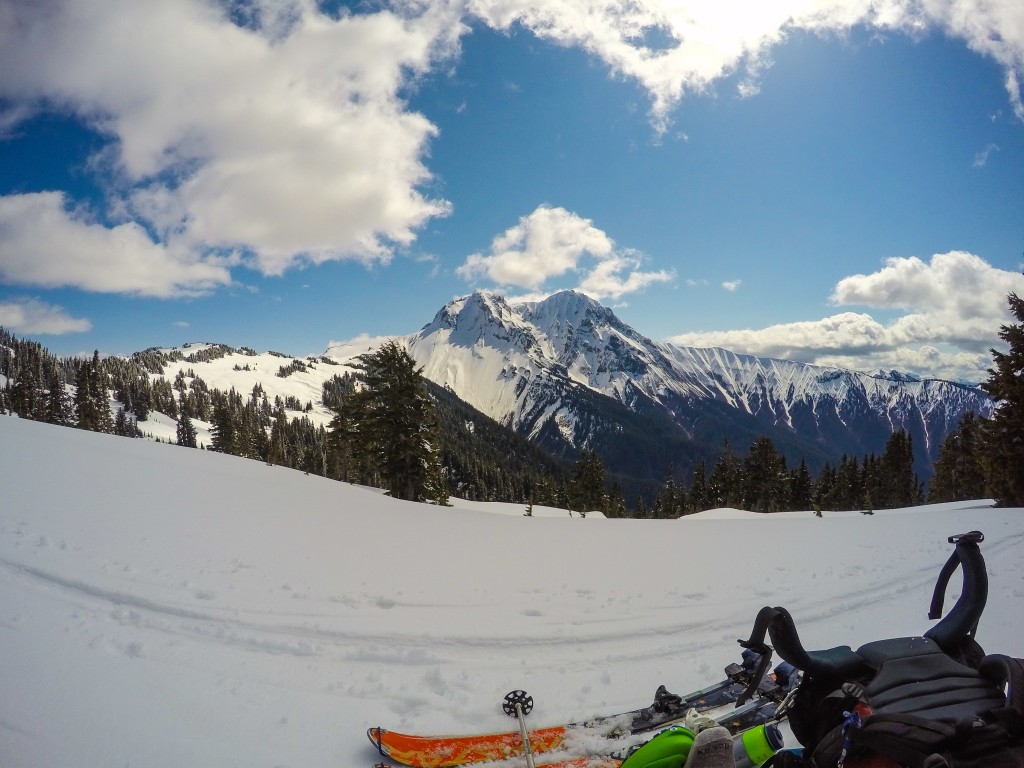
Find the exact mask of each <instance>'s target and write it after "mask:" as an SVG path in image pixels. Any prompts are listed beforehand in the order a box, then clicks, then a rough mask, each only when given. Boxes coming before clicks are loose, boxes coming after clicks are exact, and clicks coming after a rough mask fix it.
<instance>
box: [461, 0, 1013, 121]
mask: <svg viewBox="0 0 1024 768" xmlns="http://www.w3.org/2000/svg"><path fill="white" fill-rule="evenodd" d="M468 3H469V8H470V10H471V11H472V13H473V14H474V15H476V16H477V17H479V18H481V19H483V20H484V21H485V22H486V23H487V24H489V25H491V26H492V27H495V28H498V29H510V28H512V27H513V25H515V24H521V25H523V26H525V27H527V28H529V29H531V30H532V31H533V32H534V33H535V34H537V35H539V36H541V37H544V38H547V39H549V40H552V41H554V42H556V43H558V44H561V45H566V46H580V47H582V48H584V49H586V50H588V51H589V52H591V53H592V54H594V55H595V56H597V57H599V58H600V59H602V60H603V61H604V62H605V63H606V64H607V65H608V66H609V67H610V68H611V69H612V71H613V72H614V73H615V74H616V75H620V76H623V77H627V78H631V79H633V80H635V81H637V82H638V83H640V84H641V86H642V87H644V88H645V89H646V90H647V91H648V93H649V94H650V96H651V101H652V108H651V116H652V118H653V120H654V122H655V125H656V126H657V127H658V128H659V129H664V128H666V127H667V125H668V123H669V116H670V112H671V111H672V109H673V108H674V107H675V106H676V104H677V103H678V102H679V100H680V99H681V98H683V96H684V95H686V94H688V93H695V92H701V91H705V90H707V89H708V88H709V87H710V86H711V85H712V83H714V82H715V81H716V80H718V79H719V78H721V77H723V76H726V75H729V74H732V73H735V72H740V71H742V72H743V76H742V77H741V78H740V81H739V84H738V89H739V92H740V95H741V96H751V95H755V94H756V93H757V90H758V75H759V73H760V72H761V71H763V70H764V69H765V68H766V67H767V66H770V51H771V49H772V48H773V47H774V46H775V45H777V44H779V43H780V42H782V41H783V40H784V39H785V38H786V35H787V34H789V33H790V32H791V31H793V30H810V31H813V32H817V33H829V32H839V33H842V32H844V31H846V30H848V29H850V28H851V27H853V26H855V25H863V26H866V27H869V28H874V29H878V30H882V31H900V32H908V33H912V34H919V33H921V32H922V31H925V30H928V29H937V30H941V31H942V32H944V33H946V34H948V35H950V36H952V37H955V38H959V39H961V40H963V41H964V42H966V44H967V45H968V46H969V47H970V48H971V49H972V50H974V51H976V52H978V53H980V54H982V55H985V56H988V57H990V58H992V59H994V60H995V61H997V62H998V63H999V64H1000V65H1001V66H1002V67H1003V70H1004V72H1005V78H1006V89H1007V93H1008V95H1009V98H1010V102H1011V104H1012V106H1013V109H1014V111H1015V112H1016V114H1017V115H1018V117H1022V118H1024V105H1022V103H1021V79H1022V74H1024V9H1022V6H1021V4H1020V3H1019V2H1017V0H948V1H947V2H941V3H936V2H922V1H921V0H789V1H788V2H760V3H751V2H749V0H532V2H528V3H524V2H521V0H468ZM655 40H656V41H657V43H656V44H655V43H654V42H652V41H655ZM666 40H667V41H669V43H670V44H668V45H666V44H665V41H666Z"/></svg>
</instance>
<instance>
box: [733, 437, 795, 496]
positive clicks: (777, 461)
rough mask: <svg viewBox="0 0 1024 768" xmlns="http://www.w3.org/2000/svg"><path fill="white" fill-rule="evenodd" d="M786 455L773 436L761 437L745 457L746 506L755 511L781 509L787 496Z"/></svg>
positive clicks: (744, 485)
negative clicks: (776, 446) (780, 449)
mask: <svg viewBox="0 0 1024 768" xmlns="http://www.w3.org/2000/svg"><path fill="white" fill-rule="evenodd" d="M787 481H788V477H787V474H786V459H785V458H784V457H783V456H782V455H780V454H779V452H778V451H777V450H776V449H775V444H774V443H773V442H772V440H771V438H770V437H759V438H758V439H757V440H755V441H754V444H753V445H752V446H750V451H749V452H748V453H747V456H746V458H745V459H744V460H743V489H744V490H743V508H744V509H749V510H750V511H752V512H778V511H780V510H782V509H783V508H784V507H785V506H786V502H787V496H788V488H787V485H788V482H787Z"/></svg>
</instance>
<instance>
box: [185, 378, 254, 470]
mask: <svg viewBox="0 0 1024 768" xmlns="http://www.w3.org/2000/svg"><path fill="white" fill-rule="evenodd" d="M235 398H237V393H236V392H235V390H234V389H232V390H231V392H229V393H228V394H227V395H225V394H223V393H222V392H215V393H214V398H213V416H212V420H211V424H210V450H211V451H218V452H220V453H230V454H233V455H235V456H237V455H239V438H238V426H239V425H238V419H237V417H236V415H235V409H234V408H233V400H234V399H235ZM172 402H173V401H172Z"/></svg>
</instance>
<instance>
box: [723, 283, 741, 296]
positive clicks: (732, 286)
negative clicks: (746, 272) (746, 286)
mask: <svg viewBox="0 0 1024 768" xmlns="http://www.w3.org/2000/svg"><path fill="white" fill-rule="evenodd" d="M742 284H743V281H742V280H726V281H725V282H724V283H722V287H723V288H725V290H727V291H729V292H730V293H735V292H736V291H737V290H738V289H739V287H740V286H741V285H742Z"/></svg>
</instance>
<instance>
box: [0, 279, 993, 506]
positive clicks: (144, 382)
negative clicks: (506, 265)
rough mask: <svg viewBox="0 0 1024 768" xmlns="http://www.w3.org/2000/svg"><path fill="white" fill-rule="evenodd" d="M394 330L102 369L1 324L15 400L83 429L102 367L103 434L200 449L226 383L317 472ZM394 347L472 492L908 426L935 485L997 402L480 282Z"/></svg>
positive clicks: (629, 477) (16, 406) (854, 444)
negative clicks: (417, 370)
mask: <svg viewBox="0 0 1024 768" xmlns="http://www.w3.org/2000/svg"><path fill="white" fill-rule="evenodd" d="M2 332H3V329H0V334H2ZM4 338H7V339H8V341H7V342H6V343H4V342H3V339H4ZM385 341H386V339H376V340H371V339H367V338H365V337H362V338H360V339H358V340H355V341H352V342H348V343H339V344H332V345H331V346H330V347H329V348H328V349H327V350H325V351H324V353H323V354H321V355H318V356H313V357H306V358H303V359H297V358H292V357H291V356H290V355H285V354H282V353H279V352H265V353H257V352H256V351H254V350H252V349H249V348H245V347H243V348H241V349H234V348H232V347H228V346H225V345H222V344H205V343H204V344H186V345H184V346H182V347H178V348H174V349H155V348H154V349H149V350H145V351H143V352H138V353H135V354H134V355H132V356H131V357H130V358H108V359H106V360H104V361H103V362H102V364H101V363H100V360H99V359H98V356H95V355H94V360H93V361H92V362H91V363H90V364H85V362H83V361H80V360H71V359H68V360H62V361H56V360H49V363H48V364H47V362H46V361H47V360H48V359H49V358H48V356H47V354H46V353H45V350H43V349H42V348H41V347H39V345H36V344H20V345H18V351H16V350H15V349H14V346H13V345H15V344H16V342H15V341H14V340H13V337H9V335H6V336H2V335H0V386H3V387H4V390H3V392H2V393H0V394H2V395H4V397H5V399H6V400H8V401H9V402H8V410H14V411H15V412H18V413H21V414H25V415H29V418H35V419H38V420H45V421H51V422H53V423H60V424H66V423H75V422H74V421H73V419H72V416H71V415H70V414H69V412H68V411H69V408H70V406H69V404H68V403H67V402H66V400H67V397H68V396H69V395H67V394H66V393H65V388H66V387H67V388H68V389H73V390H77V391H80V390H81V389H82V387H83V386H85V385H86V384H89V382H91V381H92V382H94V380H96V381H98V380H99V378H97V377H99V376H100V373H99V371H100V369H102V371H103V373H104V374H105V376H106V378H109V381H110V385H111V388H112V390H113V392H112V395H113V397H112V399H111V400H110V402H109V405H110V411H111V413H113V412H118V416H119V419H121V420H122V421H125V424H124V425H123V427H124V428H112V429H111V430H101V431H114V432H115V433H116V434H132V433H133V432H136V431H138V432H139V433H140V434H144V435H148V436H150V437H154V438H158V439H162V440H164V439H165V440H169V441H171V442H182V434H181V430H182V425H183V424H186V425H188V427H189V429H192V430H193V431H194V434H193V435H192V436H191V437H190V438H189V442H186V443H185V444H190V443H191V444H199V445H202V444H206V445H210V444H211V443H210V440H211V437H212V435H213V432H214V431H215V430H216V429H217V427H216V425H214V423H213V422H214V421H215V420H216V419H215V417H214V416H212V415H211V411H212V410H214V398H212V397H211V394H212V393H216V392H217V391H220V392H221V393H225V398H226V399H225V400H224V402H225V403H227V406H226V407H229V408H228V409H229V410H230V409H234V410H236V411H238V412H239V418H241V417H242V416H244V417H245V418H244V419H242V420H243V421H245V422H246V424H247V425H248V426H247V427H246V434H247V435H249V436H248V437H247V438H246V440H247V441H249V442H251V443H253V445H251V446H249V445H248V443H247V446H248V447H249V448H251V450H240V451H239V453H240V455H250V454H251V455H252V456H259V457H265V458H268V460H270V461H273V460H274V459H273V453H274V451H272V450H270V448H268V445H266V444H271V443H274V439H273V438H274V435H273V434H272V433H273V431H274V429H277V430H278V433H279V434H277V438H278V443H280V444H282V445H284V444H285V443H287V442H288V441H286V440H283V438H282V435H284V432H285V430H286V429H287V428H288V424H290V423H292V420H293V419H299V420H300V421H302V422H303V423H304V424H306V426H305V427H302V429H300V430H299V431H297V432H296V433H295V434H294V435H292V436H291V438H289V440H290V444H291V448H290V450H291V451H292V452H293V453H295V452H298V453H299V454H302V456H303V457H304V458H303V460H302V462H298V459H297V458H296V456H292V457H291V458H292V459H295V461H293V462H292V463H293V464H295V465H296V466H302V465H303V464H304V463H307V462H306V459H308V460H309V466H310V467H321V468H322V466H323V464H324V461H325V459H324V455H325V451H326V448H325V445H326V441H327V435H326V432H325V428H326V427H327V425H328V424H329V422H330V420H331V416H332V412H331V410H330V406H331V404H332V403H333V402H334V401H335V400H336V397H335V395H336V394H337V392H338V391H339V390H338V388H339V387H341V386H351V380H349V383H347V384H346V383H344V381H342V380H341V379H339V378H338V377H339V376H343V375H344V374H345V373H346V372H351V368H350V367H349V365H350V364H351V363H353V362H355V358H357V357H358V356H359V355H361V354H364V353H366V352H368V351H372V350H374V349H377V348H379V346H380V345H381V344H383V343H384V342H385ZM394 341H395V342H397V343H398V344H399V345H401V346H402V347H404V348H405V349H406V350H407V351H408V352H409V354H410V355H411V356H412V357H413V358H414V359H415V362H416V365H417V366H420V367H421V368H422V371H423V374H424V376H425V377H426V378H427V379H428V380H429V382H431V386H430V390H431V393H432V396H433V397H434V398H435V400H436V402H437V404H438V410H439V418H440V420H441V422H442V426H443V431H444V432H445V434H446V435H447V438H446V439H447V440H448V442H449V443H453V442H458V443H459V451H458V453H459V456H460V457H462V458H461V459H460V460H461V461H463V463H465V461H466V460H467V459H466V457H470V458H469V460H470V461H471V462H472V463H473V466H468V465H467V466H461V467H460V466H456V465H457V464H458V461H456V459H455V458H453V456H449V457H448V458H449V459H451V462H453V463H452V464H451V466H449V470H450V471H451V472H452V473H453V477H456V476H457V477H459V478H460V485H459V487H460V488H461V487H463V486H464V485H466V484H467V483H468V485H469V486H472V485H473V482H474V481H473V478H474V477H476V476H477V475H478V474H480V473H481V472H485V471H492V470H494V469H495V468H496V467H504V468H505V469H506V470H508V469H510V468H511V467H512V466H513V465H515V466H516V467H518V468H519V469H517V470H516V471H517V473H518V474H519V475H522V477H524V478H525V477H527V476H528V475H529V473H530V472H531V471H532V472H540V473H542V474H549V475H556V474H560V473H564V469H565V468H566V467H567V466H568V463H572V462H575V461H576V460H577V459H579V458H580V457H581V454H583V452H584V451H591V452H593V453H596V454H597V455H598V456H599V457H600V460H601V461H602V462H603V465H604V467H605V468H606V469H607V473H608V475H609V476H610V477H609V479H610V480H613V481H615V482H616V483H618V484H619V485H620V487H621V488H622V490H623V491H624V492H625V495H626V498H627V499H632V498H635V497H636V496H637V495H638V494H640V495H644V496H646V497H648V498H650V497H651V496H652V495H653V494H654V493H655V492H656V490H657V488H658V487H659V486H660V485H661V484H662V483H664V482H665V481H666V480H667V479H669V478H676V479H682V480H684V481H689V480H690V479H691V478H692V477H693V474H694V472H695V470H698V471H699V468H700V467H701V465H702V463H703V465H704V466H705V468H707V469H709V470H710V468H711V467H712V466H713V465H714V464H715V462H716V461H718V460H719V458H720V457H722V455H723V454H725V453H727V451H729V450H731V451H733V452H735V453H736V454H739V455H742V454H745V453H746V452H747V451H748V449H750V448H751V446H753V445H754V443H755V442H756V441H759V440H760V439H761V438H764V437H767V438H770V440H771V442H772V444H773V445H774V447H775V450H776V451H777V452H778V453H779V454H781V455H782V456H783V457H785V459H786V460H787V462H788V465H789V467H791V468H796V467H797V465H798V464H799V463H800V462H801V461H803V462H805V463H806V467H807V469H808V470H809V471H810V473H812V474H817V473H818V472H819V471H820V470H821V469H823V468H824V466H825V465H826V463H829V464H831V465H832V466H833V467H836V466H837V465H839V464H840V463H841V462H842V459H843V457H844V456H846V457H849V458H850V459H854V458H859V457H867V456H870V455H881V454H882V452H883V451H884V450H885V448H886V444H887V442H888V441H889V440H890V438H891V437H892V436H893V434H894V433H895V432H897V431H900V430H902V431H905V432H906V433H907V434H908V435H909V436H910V438H911V441H912V444H913V453H914V470H915V471H916V473H917V475H918V476H919V477H920V478H921V479H922V480H926V479H928V478H929V477H930V476H931V474H932V466H933V464H934V462H935V459H936V458H937V455H938V451H939V447H940V446H941V444H942V442H943V440H944V438H945V437H946V435H947V434H949V433H950V432H951V431H953V430H955V429H956V428H957V427H958V426H959V424H960V421H961V419H962V418H963V416H964V414H966V413H976V414H979V415H981V416H986V417H987V416H990V415H991V413H992V410H993V402H992V400H991V399H990V398H989V396H988V395H987V394H986V393H985V392H984V391H983V390H982V389H981V388H980V387H976V386H970V385H966V384H963V383H956V382H949V381H939V380H921V379H917V378H915V377H912V376H908V375H904V374H898V373H896V372H890V373H876V374H868V373H862V372H856V371H850V370H843V369H838V368H827V367H822V366H815V365H807V364H803V363H798V362H792V361H786V360H775V359H768V358H759V357H754V356H751V355H741V354H735V353H733V352H729V351H726V350H724V349H702V348H689V347H679V346H674V345H672V344H666V343H660V342H656V341H653V340H651V339H649V338H647V337H645V336H643V335H642V334H640V333H638V332H637V331H636V330H634V329H633V328H631V327H630V326H628V325H626V324H625V323H623V322H622V321H621V320H620V319H619V318H618V317H616V315H615V314H614V313H613V312H612V311H611V310H610V309H608V308H606V307H604V306H602V305H600V304H598V303H597V302H595V301H593V300H591V299H589V298H588V297H586V296H584V295H582V294H580V293H575V292H572V291H567V292H562V293H557V294H554V295H552V296H550V297H548V298H547V299H544V300H543V301H536V302H510V301H508V300H506V299H505V298H503V297H502V296H500V295H498V294H495V293H487V292H477V293H473V294H471V295H469V296H466V297H463V298H460V299H456V300H454V301H452V302H450V303H448V304H447V305H446V306H444V307H442V308H441V309H440V310H439V311H438V312H437V314H436V315H435V316H434V318H433V319H432V320H431V321H430V322H429V323H427V324H426V325H424V326H423V327H422V328H421V329H420V330H419V331H417V332H415V333H412V334H409V335H407V336H402V337H398V338H395V339H394ZM87 374H90V375H87ZM83 377H84V378H83ZM104 380H106V379H104ZM61 382H64V383H65V385H62V384H61ZM72 382H75V383H76V384H77V387H75V388H71V387H70V385H71V383H72ZM83 382H84V383H83ZM94 383H95V382H94ZM89 386H90V387H91V385H89ZM227 393H231V394H230V397H228V396H227ZM97 397H99V395H97ZM246 404H248V405H246ZM246 408H248V411H246V412H245V413H244V414H243V413H242V411H243V410H245V409H246ZM2 410H3V402H2V401H0V412H2ZM78 410H79V411H81V408H79V409H78ZM101 410H103V409H101ZM179 412H184V413H187V415H188V416H189V417H190V419H191V420H194V422H195V423H194V425H193V424H190V423H189V420H187V419H186V420H182V419H180V418H179ZM125 413H127V414H128V416H127V417H126V418H123V419H122V416H124V415H125ZM484 417H488V418H484ZM82 418H83V416H82V413H78V419H79V421H81V420H82ZM130 418H137V419H138V429H136V427H135V426H134V425H132V424H129V423H127V422H128V421H129V419H130ZM225 418H226V417H225ZM272 423H273V424H274V425H276V426H274V427H273V428H271V427H270V426H268V425H271V424H272ZM79 426H81V424H79ZM114 426H115V427H117V425H116V424H115V425H114ZM300 426H301V425H300ZM503 427H505V428H507V430H511V432H514V433H515V435H512V434H509V432H508V431H507V430H505V429H503ZM87 428H88V427H87ZM226 428H227V427H226V426H225V429H226ZM250 428H251V429H250ZM268 434H269V435H270V436H269V437H268ZM453 436H454V437H453ZM516 436H518V438H522V439H525V440H526V441H528V442H529V443H530V444H532V445H528V444H527V443H525V442H523V440H518V441H517V439H516ZM271 447H272V446H271ZM449 447H450V446H449ZM229 452H233V451H229ZM264 454H266V456H264ZM453 455H454V452H453ZM485 456H486V457H487V458H486V459H485ZM296 462H298V463H296ZM517 462H518V463H517ZM476 465H480V466H476ZM485 467H489V468H490V469H485ZM499 474H500V472H499ZM481 482H482V483H483V484H484V485H487V486H493V483H487V482H484V481H483V480H481ZM508 492H509V493H510V494H512V495H517V496H521V495H523V494H521V493H519V494H517V493H515V492H513V490H511V489H510V490H509V491H508ZM485 495H486V494H485Z"/></svg>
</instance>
